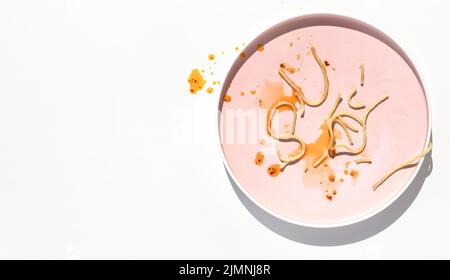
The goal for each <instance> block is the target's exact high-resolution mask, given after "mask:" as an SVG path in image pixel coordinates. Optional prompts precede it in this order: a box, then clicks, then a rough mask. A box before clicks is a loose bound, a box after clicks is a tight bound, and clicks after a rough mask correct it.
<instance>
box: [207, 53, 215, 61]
mask: <svg viewBox="0 0 450 280" xmlns="http://www.w3.org/2000/svg"><path fill="white" fill-rule="evenodd" d="M214 58H216V56H215V55H214V54H210V55H208V59H209V60H214Z"/></svg>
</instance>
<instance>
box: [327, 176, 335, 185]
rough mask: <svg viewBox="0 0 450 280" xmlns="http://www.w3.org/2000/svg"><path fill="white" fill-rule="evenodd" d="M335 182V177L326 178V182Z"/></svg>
mask: <svg viewBox="0 0 450 280" xmlns="http://www.w3.org/2000/svg"><path fill="white" fill-rule="evenodd" d="M335 180H336V177H334V175H330V176H328V181H330V182H332V183H333V182H334V181H335Z"/></svg>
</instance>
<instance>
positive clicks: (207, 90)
mask: <svg viewBox="0 0 450 280" xmlns="http://www.w3.org/2000/svg"><path fill="white" fill-rule="evenodd" d="M206 92H207V93H209V94H211V93H213V92H214V89H213V88H212V87H209V88H207V89H206Z"/></svg>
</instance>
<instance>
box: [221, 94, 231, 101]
mask: <svg viewBox="0 0 450 280" xmlns="http://www.w3.org/2000/svg"><path fill="white" fill-rule="evenodd" d="M223 101H225V102H230V101H231V96H229V95H228V94H227V95H225V96H224V97H223Z"/></svg>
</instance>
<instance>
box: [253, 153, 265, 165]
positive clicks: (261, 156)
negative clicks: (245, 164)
mask: <svg viewBox="0 0 450 280" xmlns="http://www.w3.org/2000/svg"><path fill="white" fill-rule="evenodd" d="M263 161H264V154H263V153H262V152H257V153H256V158H255V163H256V165H261V164H263Z"/></svg>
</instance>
